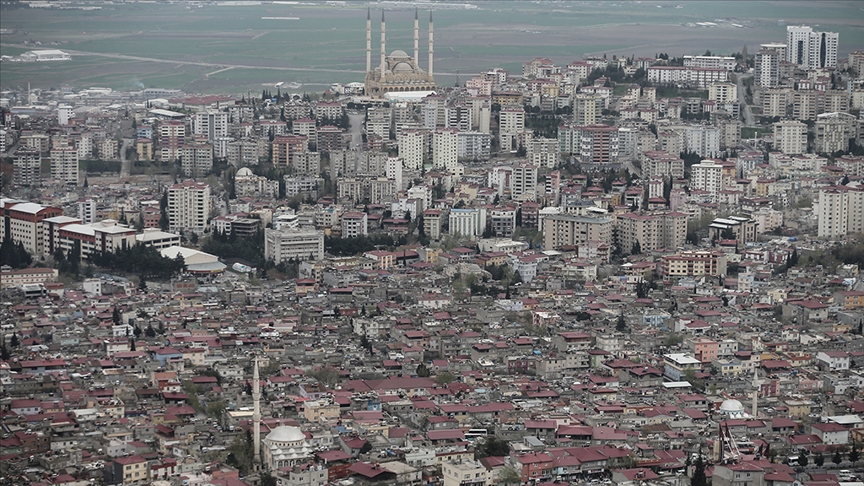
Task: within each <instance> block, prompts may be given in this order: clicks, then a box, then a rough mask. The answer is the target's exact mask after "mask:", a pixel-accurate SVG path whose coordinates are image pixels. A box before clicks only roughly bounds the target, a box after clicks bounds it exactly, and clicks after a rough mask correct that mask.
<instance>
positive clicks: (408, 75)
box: [365, 10, 435, 98]
mask: <svg viewBox="0 0 864 486" xmlns="http://www.w3.org/2000/svg"><path fill="white" fill-rule="evenodd" d="M386 34H387V29H386V27H385V23H384V12H381V63H380V64H379V65H378V67H377V68H376V69H372V17H371V13H370V12H369V11H368V10H367V12H366V83H365V91H366V96H371V97H375V98H384V97H387V95H388V93H389V94H393V93H414V94H415V96H416V95H421V94H422V93H427V94H431V92H433V91H434V90H435V78H434V77H433V76H432V63H433V59H434V55H435V48H434V40H433V37H434V28H433V24H432V12H429V71H428V72H427V71H424V70H423V69H422V68H421V67H420V37H419V36H420V28H419V23H418V20H417V11H416V10H415V11H414V57H411V56H409V55H408V54H407V53H406V52H405V51H401V50H395V51H393V52H392V53H390V55H389V56H388V55H387V47H386Z"/></svg>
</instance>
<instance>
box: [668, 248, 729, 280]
mask: <svg viewBox="0 0 864 486" xmlns="http://www.w3.org/2000/svg"><path fill="white" fill-rule="evenodd" d="M660 268H661V272H662V274H663V277H664V278H667V277H701V276H710V277H719V276H724V275H726V254H725V253H722V252H719V251H706V250H698V251H684V252H681V253H678V254H676V255H668V256H664V257H663V258H662V260H661V264H660Z"/></svg>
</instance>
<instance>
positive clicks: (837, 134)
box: [816, 113, 858, 154]
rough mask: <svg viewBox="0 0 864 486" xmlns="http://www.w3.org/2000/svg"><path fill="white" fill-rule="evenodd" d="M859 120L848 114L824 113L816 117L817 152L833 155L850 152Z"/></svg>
mask: <svg viewBox="0 0 864 486" xmlns="http://www.w3.org/2000/svg"><path fill="white" fill-rule="evenodd" d="M857 123H858V122H857V120H856V119H855V117H854V116H853V115H850V114H848V113H823V114H821V115H817V116H816V152H818V153H824V154H831V153H834V152H838V151H843V152H845V151H847V150H849V140H850V139H852V138H855V135H856V132H857Z"/></svg>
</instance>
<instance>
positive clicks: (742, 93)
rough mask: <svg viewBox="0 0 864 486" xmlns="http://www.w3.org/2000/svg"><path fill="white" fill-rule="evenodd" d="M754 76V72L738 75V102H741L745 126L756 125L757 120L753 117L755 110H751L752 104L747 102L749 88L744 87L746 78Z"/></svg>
mask: <svg viewBox="0 0 864 486" xmlns="http://www.w3.org/2000/svg"><path fill="white" fill-rule="evenodd" d="M752 77H753V75H752V74H740V75H738V103H740V104H741V113H742V114H743V115H744V126H745V127H755V126H756V120H755V119H754V118H753V112H752V111H750V105H748V104H747V94H746V93H747V88H745V87H744V78H752Z"/></svg>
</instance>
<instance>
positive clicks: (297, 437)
mask: <svg viewBox="0 0 864 486" xmlns="http://www.w3.org/2000/svg"><path fill="white" fill-rule="evenodd" d="M262 442H263V445H264V447H263V448H262V452H263V457H262V460H263V462H264V465H265V467H266V468H268V469H269V470H271V471H274V470H276V469H279V468H283V467H293V466H294V465H296V464H302V463H305V462H308V461H309V460H310V459H311V458H312V454H313V452H314V450H313V448H312V447H310V446H309V443H308V442H307V441H306V435H305V434H304V433H303V431H302V430H300V429H299V428H297V427H291V426H290V425H281V426H279V427H276V428H275V429H273V430H272V431H270V433H269V434H267V437H265V438H264V440H263V441H262Z"/></svg>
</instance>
